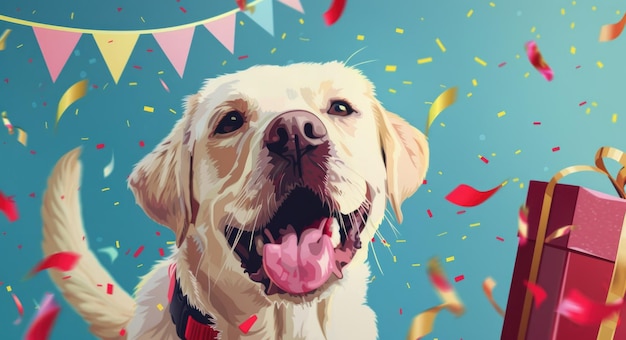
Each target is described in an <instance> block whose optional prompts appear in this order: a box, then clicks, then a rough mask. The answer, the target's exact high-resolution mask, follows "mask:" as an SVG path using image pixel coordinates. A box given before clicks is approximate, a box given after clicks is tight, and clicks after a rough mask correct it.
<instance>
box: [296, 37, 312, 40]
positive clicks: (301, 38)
mask: <svg viewBox="0 0 626 340" xmlns="http://www.w3.org/2000/svg"><path fill="white" fill-rule="evenodd" d="M298 39H299V40H300V41H310V40H311V39H309V38H302V37H300V38H298Z"/></svg>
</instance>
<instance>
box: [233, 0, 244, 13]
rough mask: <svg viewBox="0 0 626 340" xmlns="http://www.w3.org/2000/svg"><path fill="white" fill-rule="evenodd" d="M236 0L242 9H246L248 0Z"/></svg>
mask: <svg viewBox="0 0 626 340" xmlns="http://www.w3.org/2000/svg"><path fill="white" fill-rule="evenodd" d="M235 2H236V3H237V6H238V7H239V9H240V10H242V11H245V10H246V0H235Z"/></svg>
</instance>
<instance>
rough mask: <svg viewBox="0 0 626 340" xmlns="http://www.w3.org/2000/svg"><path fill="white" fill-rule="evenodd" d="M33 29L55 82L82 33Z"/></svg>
mask: <svg viewBox="0 0 626 340" xmlns="http://www.w3.org/2000/svg"><path fill="white" fill-rule="evenodd" d="M33 31H34V32H35V38H36V39H37V43H39V48H40V49H41V54H43V59H44V61H45V62H46V66H47V67H48V72H50V77H52V82H53V83H54V82H56V80H57V78H58V77H59V74H60V73H61V70H62V69H63V67H64V66H65V63H67V60H68V59H69V58H70V55H71V54H72V50H73V49H74V47H76V44H78V40H80V36H81V33H76V32H64V31H55V30H51V29H47V28H40V27H33Z"/></svg>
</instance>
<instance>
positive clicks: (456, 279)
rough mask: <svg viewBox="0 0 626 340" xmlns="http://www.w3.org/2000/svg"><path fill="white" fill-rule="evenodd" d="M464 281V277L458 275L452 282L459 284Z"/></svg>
mask: <svg viewBox="0 0 626 340" xmlns="http://www.w3.org/2000/svg"><path fill="white" fill-rule="evenodd" d="M463 280H465V275H459V276H457V277H455V278H454V282H459V281H463Z"/></svg>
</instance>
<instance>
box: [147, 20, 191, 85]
mask: <svg viewBox="0 0 626 340" xmlns="http://www.w3.org/2000/svg"><path fill="white" fill-rule="evenodd" d="M195 29H196V28H195V27H189V28H185V29H182V30H177V31H171V32H161V33H153V34H152V35H153V36H154V39H156V41H157V43H159V46H160V47H161V49H162V50H163V52H164V53H165V55H166V56H167V59H169V61H170V63H172V65H173V66H174V68H175V69H176V72H178V75H179V76H180V77H181V78H182V77H183V73H185V65H187V57H188V56H189V49H190V48H191V41H192V40H193V32H194V30H195Z"/></svg>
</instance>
